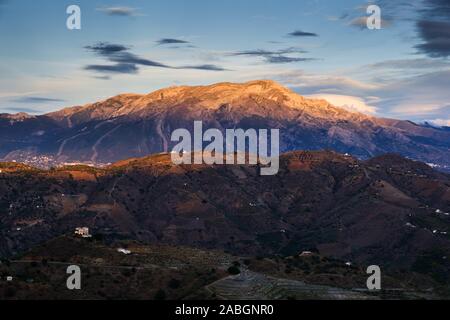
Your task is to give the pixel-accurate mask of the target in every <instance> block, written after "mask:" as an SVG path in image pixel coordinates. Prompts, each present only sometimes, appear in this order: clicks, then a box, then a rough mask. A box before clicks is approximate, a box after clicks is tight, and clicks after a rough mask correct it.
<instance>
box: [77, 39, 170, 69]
mask: <svg viewBox="0 0 450 320" xmlns="http://www.w3.org/2000/svg"><path fill="white" fill-rule="evenodd" d="M85 49H87V50H89V51H91V52H94V53H95V54H97V55H99V56H101V57H104V58H106V59H107V60H109V61H110V62H114V63H115V64H112V65H99V64H93V65H87V66H85V67H84V69H85V70H91V71H96V72H100V73H124V74H135V73H137V72H138V71H139V68H138V66H139V65H142V66H147V67H160V68H170V67H169V66H167V65H165V64H163V63H160V62H157V61H153V60H149V59H145V58H142V57H139V56H137V55H135V54H133V53H131V52H129V50H130V47H127V46H124V45H121V44H112V43H107V42H98V43H96V44H94V45H92V46H86V47H85Z"/></svg>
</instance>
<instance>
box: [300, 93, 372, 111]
mask: <svg viewBox="0 0 450 320" xmlns="http://www.w3.org/2000/svg"><path fill="white" fill-rule="evenodd" d="M307 97H308V98H313V99H324V100H327V101H328V102H330V103H331V104H332V105H335V106H337V107H341V108H344V109H346V110H349V111H352V112H361V113H365V114H369V115H373V114H375V113H376V112H377V108H376V107H374V106H371V105H368V104H367V103H368V102H366V101H365V100H364V99H362V98H360V97H354V96H345V95H338V94H320V93H319V94H312V95H308V96H307ZM371 98H373V97H371Z"/></svg>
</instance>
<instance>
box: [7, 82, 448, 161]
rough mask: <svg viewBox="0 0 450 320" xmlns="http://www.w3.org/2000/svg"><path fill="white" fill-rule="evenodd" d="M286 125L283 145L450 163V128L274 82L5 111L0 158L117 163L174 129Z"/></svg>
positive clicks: (158, 148) (166, 144)
mask: <svg viewBox="0 0 450 320" xmlns="http://www.w3.org/2000/svg"><path fill="white" fill-rule="evenodd" d="M194 120H202V121H203V124H204V128H205V130H206V129H207V128H218V129H220V130H225V129H228V128H230V129H233V128H242V129H248V128H255V129H258V128H267V129H269V128H278V129H280V135H281V136H280V147H281V151H282V152H286V151H292V150H322V149H331V150H335V151H338V152H341V153H349V154H352V155H354V156H356V157H358V158H360V159H368V158H370V157H373V156H377V155H381V154H385V153H398V154H401V155H403V156H405V157H408V158H411V159H416V160H420V161H423V162H426V163H431V164H433V165H434V166H436V167H440V168H443V169H446V168H447V169H448V168H450V151H449V150H450V149H449V148H450V131H448V130H444V129H439V128H434V127H431V126H421V125H417V124H414V123H412V122H409V121H400V120H393V119H381V118H375V117H371V116H367V115H364V114H360V113H353V112H349V111H346V110H344V109H342V108H338V107H335V106H332V105H331V104H330V103H328V102H327V101H324V100H314V99H306V98H304V97H302V96H300V95H298V94H296V93H294V92H293V91H291V90H289V89H287V88H284V87H282V86H281V85H279V84H277V83H276V82H273V81H265V80H264V81H263V80H261V81H251V82H247V83H243V84H234V83H219V84H214V85H210V86H197V87H188V86H182V87H171V88H167V89H162V90H158V91H155V92H153V93H150V94H147V95H138V94H122V95H118V96H116V97H113V98H110V99H107V100H105V101H101V102H97V103H93V104H88V105H85V106H76V107H72V108H67V109H63V110H61V111H57V112H53V113H49V114H45V115H40V116H28V115H24V114H20V115H0V159H1V158H3V160H4V161H11V160H16V161H22V162H26V163H29V164H33V165H37V166H41V167H49V166H51V165H55V164H61V163H66V162H72V163H73V162H84V163H96V164H98V163H111V162H115V161H118V160H121V159H126V158H131V157H142V156H145V155H148V154H153V153H158V152H167V151H169V150H170V149H171V147H173V143H171V142H170V136H171V132H172V131H173V130H175V129H178V128H187V129H190V130H191V129H192V127H193V122H194Z"/></svg>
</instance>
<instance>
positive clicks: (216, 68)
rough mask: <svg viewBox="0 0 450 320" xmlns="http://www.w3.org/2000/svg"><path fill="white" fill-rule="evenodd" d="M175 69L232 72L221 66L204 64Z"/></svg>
mask: <svg viewBox="0 0 450 320" xmlns="http://www.w3.org/2000/svg"><path fill="white" fill-rule="evenodd" d="M174 69H195V70H207V71H230V70H228V69H225V68H222V67H220V66H216V65H213V64H202V65H198V66H183V67H176V68H174Z"/></svg>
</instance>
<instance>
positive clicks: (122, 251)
mask: <svg viewBox="0 0 450 320" xmlns="http://www.w3.org/2000/svg"><path fill="white" fill-rule="evenodd" d="M117 252H120V253H123V254H126V255H129V254H131V251H130V250H127V249H124V248H119V249H117Z"/></svg>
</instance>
